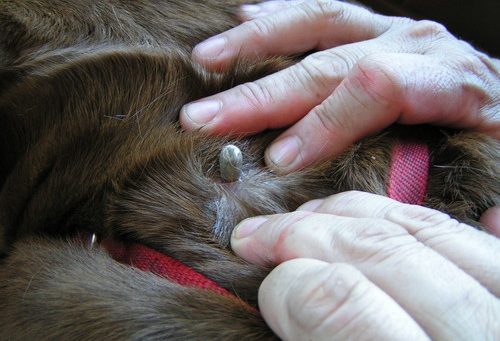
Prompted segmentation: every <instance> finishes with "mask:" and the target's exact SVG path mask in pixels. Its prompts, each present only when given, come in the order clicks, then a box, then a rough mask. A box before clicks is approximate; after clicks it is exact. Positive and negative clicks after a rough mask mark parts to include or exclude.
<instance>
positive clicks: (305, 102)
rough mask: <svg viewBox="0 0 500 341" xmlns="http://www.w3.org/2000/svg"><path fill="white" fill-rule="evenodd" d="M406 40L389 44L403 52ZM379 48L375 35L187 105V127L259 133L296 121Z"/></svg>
mask: <svg viewBox="0 0 500 341" xmlns="http://www.w3.org/2000/svg"><path fill="white" fill-rule="evenodd" d="M400 45H401V44H397V43H395V44H394V43H393V44H389V45H388V46H387V47H386V48H387V49H390V51H399V50H401V47H400ZM379 48H380V46H379V43H378V42H377V41H371V40H370V41H366V42H360V43H357V44H354V45H347V46H341V47H338V48H336V49H334V50H335V51H333V52H331V51H325V52H320V53H316V54H314V55H311V56H309V57H307V58H305V59H304V60H303V61H301V62H300V63H298V64H295V65H293V66H291V67H289V68H287V69H285V70H282V71H280V72H277V73H275V74H273V75H269V76H267V77H264V78H262V79H259V80H257V81H255V82H250V83H245V84H242V85H238V86H236V87H235V88H233V89H230V90H227V91H224V92H221V93H219V94H217V95H214V96H211V97H207V98H204V99H202V100H200V101H197V102H194V103H190V104H187V105H185V106H184V107H183V108H182V109H181V112H180V117H179V120H180V122H181V124H182V126H183V127H184V128H185V129H189V130H195V129H196V130H197V129H202V130H203V131H208V132H211V133H215V134H228V133H235V134H241V133H255V132H259V131H262V130H264V129H268V128H281V127H284V126H287V125H290V124H293V123H295V122H296V121H297V120H299V119H300V118H301V117H303V116H304V114H305V113H307V112H308V111H309V110H311V109H312V108H313V107H314V106H316V105H318V104H320V103H321V102H322V101H323V100H324V99H325V98H327V97H328V95H330V94H331V93H332V91H333V90H334V89H335V88H336V87H337V86H338V84H339V83H340V82H341V81H342V80H343V79H344V78H345V77H346V76H347V74H348V72H349V70H350V69H351V68H352V67H353V66H354V64H355V63H356V61H357V60H358V59H360V58H363V57H364V56H366V55H367V54H370V53H374V52H375V51H377V50H378V49H379ZM346 56H348V57H346Z"/></svg>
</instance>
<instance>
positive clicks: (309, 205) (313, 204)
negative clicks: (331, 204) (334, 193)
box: [297, 199, 325, 212]
mask: <svg viewBox="0 0 500 341" xmlns="http://www.w3.org/2000/svg"><path fill="white" fill-rule="evenodd" d="M324 201H325V200H324V199H315V200H311V201H308V202H306V203H305V204H303V205H301V206H300V207H299V208H297V211H309V212H314V211H316V209H317V208H318V207H320V206H321V204H322V203H323V202H324Z"/></svg>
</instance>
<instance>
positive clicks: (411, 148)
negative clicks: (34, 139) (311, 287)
mask: <svg viewBox="0 0 500 341" xmlns="http://www.w3.org/2000/svg"><path fill="white" fill-rule="evenodd" d="M428 170H429V150H428V148H427V145H424V144H419V143H414V142H406V141H405V142H403V141H399V142H398V143H397V144H395V145H394V146H393V149H392V161H391V169H390V173H389V184H388V189H387V193H388V196H389V197H390V198H393V199H395V200H398V201H400V202H403V203H408V204H416V205H419V204H422V203H423V202H424V198H425V194H426V187H427V176H428ZM101 245H102V246H103V247H104V248H105V249H106V250H107V251H108V253H109V254H110V255H111V257H113V258H114V259H115V260H116V261H118V262H120V263H123V264H127V265H131V266H134V267H136V268H138V269H140V270H143V271H148V272H152V273H154V274H156V275H158V276H160V277H163V278H166V279H168V280H170V281H172V282H175V283H177V284H180V285H182V286H189V287H196V288H201V289H205V290H210V291H213V292H215V293H217V294H219V295H223V296H226V297H230V298H232V299H235V300H238V301H239V302H241V303H244V302H243V301H241V299H239V298H237V297H236V296H235V295H234V294H232V293H231V292H229V291H228V290H227V289H225V288H223V287H221V286H220V285H218V284H217V283H215V282H214V281H212V280H211V279H209V278H207V277H206V276H204V275H202V274H200V273H199V272H196V271H195V270H194V269H192V268H190V267H188V266H186V265H185V264H183V263H181V262H180V261H178V260H176V259H174V258H172V257H169V256H167V255H165V254H163V253H160V252H158V251H155V250H153V249H151V248H148V247H147V246H145V245H142V244H135V243H124V242H120V241H117V240H111V239H107V240H104V241H103V242H102V243H101ZM244 304H245V305H247V304H246V303H244ZM247 306H248V305H247ZM248 307H249V308H250V309H252V310H254V309H253V308H251V307H250V306H248Z"/></svg>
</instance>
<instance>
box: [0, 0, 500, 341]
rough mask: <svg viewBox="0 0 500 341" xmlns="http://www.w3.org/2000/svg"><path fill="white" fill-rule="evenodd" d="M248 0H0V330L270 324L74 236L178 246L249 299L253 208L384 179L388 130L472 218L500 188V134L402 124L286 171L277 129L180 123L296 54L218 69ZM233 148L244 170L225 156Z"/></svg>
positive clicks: (251, 335) (96, 333) (165, 333)
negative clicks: (211, 66) (240, 252)
mask: <svg viewBox="0 0 500 341" xmlns="http://www.w3.org/2000/svg"><path fill="white" fill-rule="evenodd" d="M240 2H241V1H230V0H224V1H215V0H206V1H203V2H198V1H184V0H171V1H153V0H137V1H132V0H114V1H93V0H79V1H76V0H75V1H70V0H54V1H48V0H47V1H42V0H38V1H33V0H32V1H28V0H14V1H2V2H0V153H1V154H0V155H1V159H0V186H1V192H0V251H1V252H2V254H3V257H2V259H1V263H0V339H2V340H25V339H37V340H54V339H78V340H95V339H107V340H122V339H130V340H139V339H140V340H145V339H147V340H164V339H172V340H185V339H202V340H212V339H213V340H234V339H240V340H255V339H263V340H265V339H275V338H276V337H275V335H274V334H273V333H272V332H271V331H270V330H269V329H268V327H267V326H266V325H265V323H264V322H263V320H262V318H261V317H260V316H259V314H258V313H257V312H256V311H254V310H252V309H248V307H247V306H246V305H244V304H241V303H239V302H237V301H235V300H232V299H229V298H227V297H222V296H219V295H217V294H214V293H211V292H208V291H205V290H201V289H197V288H187V287H182V286H179V285H177V284H175V283H172V282H170V281H168V280H166V279H163V278H159V277H157V276H155V275H154V274H151V273H146V272H142V271H139V270H136V269H134V268H132V267H129V266H125V265H122V264H119V263H117V262H116V261H114V260H113V259H111V258H110V256H109V255H108V254H107V253H106V252H105V251H104V250H103V249H101V248H100V247H96V248H93V249H89V248H88V247H87V246H86V245H84V243H81V242H80V241H79V238H78V237H77V236H79V235H82V234H83V235H85V234H86V233H96V234H97V235H98V236H99V237H101V238H106V237H113V238H120V239H125V240H133V241H137V242H140V243H143V244H146V245H148V246H150V247H152V248H154V249H156V250H158V251H160V252H163V253H165V254H168V255H170V256H173V257H175V258H176V259H178V260H180V261H182V262H183V263H185V264H187V265H188V266H190V267H192V268H194V269H195V270H197V271H198V272H200V273H202V274H204V275H205V276H207V277H208V278H210V279H212V280H214V281H216V282H217V283H219V284H220V285H221V286H222V287H224V288H226V289H228V290H229V291H231V292H233V293H234V294H235V295H237V296H238V297H240V298H241V299H243V300H244V301H246V302H248V303H249V304H250V305H253V306H256V304H257V303H256V302H257V289H258V286H259V284H260V282H261V281H262V279H263V278H264V276H265V275H266V274H267V273H268V271H269V270H270V269H266V268H261V267H257V266H255V265H251V264H248V263H246V262H245V261H243V260H241V259H239V258H238V257H236V256H235V255H234V254H233V253H232V251H231V250H230V246H229V239H230V234H231V231H232V228H233V227H234V226H235V225H236V224H237V223H238V222H239V221H240V220H242V219H244V218H246V217H250V216H254V215H260V214H273V213H281V212H286V211H289V210H293V209H295V208H297V207H298V206H299V205H300V204H302V203H304V202H306V201H308V200H311V199H315V198H320V197H325V196H328V195H331V194H334V193H337V192H340V191H345V190H352V189H356V190H363V191H369V192H373V193H377V194H382V195H386V188H387V178H388V170H389V166H390V154H391V145H392V143H393V142H394V141H395V140H397V139H399V138H408V137H413V138H415V139H419V140H422V141H424V142H425V143H427V144H428V145H429V148H430V150H431V168H430V172H429V184H428V191H427V196H426V200H425V205H426V206H429V207H433V208H437V209H439V210H442V211H445V212H447V213H449V214H451V215H453V216H454V217H456V218H458V219H461V220H463V221H465V222H468V223H471V224H475V225H476V226H478V227H479V225H478V224H477V223H476V221H477V219H478V217H479V216H480V214H481V213H482V212H483V211H484V210H485V209H487V208H488V207H491V206H493V205H495V204H498V203H499V196H500V189H499V188H498V184H499V183H500V182H499V169H498V167H499V166H498V165H499V160H500V148H499V144H498V142H496V141H494V140H492V139H489V138H487V137H485V136H482V135H480V134H476V133H471V132H460V131H452V130H444V129H438V128H432V127H425V126H418V127H406V128H405V127H397V126H394V127H391V128H390V129H387V130H386V131H384V132H382V133H380V134H378V135H376V136H372V137H368V138H366V139H364V140H362V141H361V142H359V143H357V144H355V145H354V146H352V147H351V148H350V149H349V150H348V151H346V152H345V153H344V154H343V155H341V156H340V157H338V158H336V159H335V160H332V161H331V162H327V163H323V164H321V165H318V166H315V167H311V168H307V169H304V170H302V171H300V172H296V173H294V174H290V175H285V176H281V175H277V174H274V173H272V172H270V171H269V170H268V169H266V167H265V165H264V162H263V152H264V149H265V146H266V145H267V144H268V143H269V142H270V141H271V140H272V139H273V137H276V136H277V132H276V131H269V132H265V133H262V134H259V135H257V136H254V137H239V138H224V137H209V136H206V135H204V134H203V133H200V132H183V131H181V129H180V128H179V127H178V124H177V119H178V114H179V110H180V108H181V107H182V105H183V104H185V103H187V102H190V101H193V100H196V99H199V98H202V97H205V96H208V95H211V94H214V93H216V92H219V91H222V90H224V89H228V88H230V87H232V86H234V85H236V84H240V83H244V82H247V81H251V80H254V79H258V78H260V77H262V76H264V75H267V74H270V73H272V72H275V71H277V70H280V69H282V68H284V67H286V66H289V65H291V64H292V63H293V62H294V60H292V59H286V58H271V59H267V60H263V61H259V62H247V61H243V60H242V61H239V62H237V63H235V65H233V66H232V67H231V68H230V70H228V71H226V72H225V73H223V74H218V73H213V72H208V71H206V70H204V69H203V68H201V67H200V66H199V65H197V64H195V63H194V62H193V61H191V59H190V57H189V55H190V52H191V49H192V47H193V46H194V45H195V44H196V43H198V42H200V41H202V40H203V39H205V38H207V37H209V36H211V35H214V34H216V33H219V32H221V31H224V30H226V29H228V28H230V27H233V26H235V25H236V24H237V23H238V22H237V20H236V18H235V15H234V14H235V13H236V10H237V6H238V5H239V3H240ZM228 142H231V143H234V144H236V145H237V146H239V147H240V149H241V150H242V152H243V155H244V166H243V172H242V176H241V179H240V181H237V182H232V183H226V182H223V181H221V179H220V175H219V169H218V165H217V158H218V155H219V152H220V150H221V147H222V146H223V145H224V144H226V143H228Z"/></svg>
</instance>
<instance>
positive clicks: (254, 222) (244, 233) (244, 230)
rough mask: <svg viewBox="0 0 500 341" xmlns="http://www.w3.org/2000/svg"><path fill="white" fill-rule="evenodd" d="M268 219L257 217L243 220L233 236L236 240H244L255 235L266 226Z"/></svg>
mask: <svg viewBox="0 0 500 341" xmlns="http://www.w3.org/2000/svg"><path fill="white" fill-rule="evenodd" d="M267 220H268V218H266V217H256V218H249V219H245V220H243V221H242V222H241V223H239V224H238V225H237V226H236V227H235V228H234V231H233V236H234V238H236V239H242V238H246V237H248V236H250V235H251V234H253V233H254V232H255V231H257V229H258V228H259V227H260V226H261V225H262V224H264V223H265V222H266V221H267Z"/></svg>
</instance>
